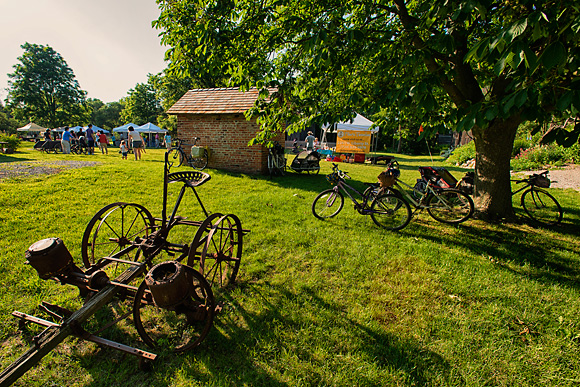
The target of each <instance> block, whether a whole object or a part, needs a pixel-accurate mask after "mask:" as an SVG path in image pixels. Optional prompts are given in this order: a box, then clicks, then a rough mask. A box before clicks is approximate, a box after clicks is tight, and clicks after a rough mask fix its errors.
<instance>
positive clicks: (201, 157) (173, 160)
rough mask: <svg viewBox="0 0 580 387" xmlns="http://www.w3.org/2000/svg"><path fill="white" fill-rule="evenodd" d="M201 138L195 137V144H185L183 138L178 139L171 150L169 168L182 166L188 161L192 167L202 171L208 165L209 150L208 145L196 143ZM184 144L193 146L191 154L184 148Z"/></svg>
mask: <svg viewBox="0 0 580 387" xmlns="http://www.w3.org/2000/svg"><path fill="white" fill-rule="evenodd" d="M199 139H200V138H199V137H194V138H193V144H185V143H184V142H183V140H180V139H176V140H175V146H174V147H172V148H171V149H170V150H169V157H168V163H169V168H171V167H174V166H175V167H180V166H181V165H183V163H187V165H189V166H190V167H192V168H195V169H197V170H200V171H201V170H203V169H204V168H205V167H207V163H208V161H209V152H208V150H207V148H206V147H202V146H197V145H196V143H197V140H199ZM183 146H191V151H190V152H189V154H187V152H186V151H185V150H184V149H183Z"/></svg>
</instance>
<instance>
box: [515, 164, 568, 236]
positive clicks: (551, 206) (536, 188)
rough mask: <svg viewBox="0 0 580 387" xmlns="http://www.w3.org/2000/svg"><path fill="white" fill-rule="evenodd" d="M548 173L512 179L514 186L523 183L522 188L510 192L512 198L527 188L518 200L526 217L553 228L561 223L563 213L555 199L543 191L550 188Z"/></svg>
mask: <svg viewBox="0 0 580 387" xmlns="http://www.w3.org/2000/svg"><path fill="white" fill-rule="evenodd" d="M548 173H549V172H548V171H544V172H542V173H536V174H533V175H531V176H530V177H528V178H525V179H512V181H513V182H515V183H516V184H521V183H525V186H524V187H522V188H520V189H518V190H516V191H515V192H512V196H513V195H515V194H517V193H519V192H521V191H524V190H525V189H526V188H527V190H526V191H524V193H523V194H522V197H521V200H520V205H521V206H522V207H523V209H524V212H525V213H526V215H528V216H529V217H530V219H532V220H533V221H534V222H536V223H538V224H540V225H544V226H555V225H557V224H559V223H560V222H561V221H562V217H563V215H564V212H563V211H562V207H561V206H560V203H558V201H557V200H556V198H554V197H553V196H552V195H550V194H549V193H548V192H547V191H546V190H545V189H543V188H549V187H550V179H549V178H548Z"/></svg>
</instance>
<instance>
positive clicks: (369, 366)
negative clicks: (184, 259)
mask: <svg viewBox="0 0 580 387" xmlns="http://www.w3.org/2000/svg"><path fill="white" fill-rule="evenodd" d="M265 286H267V289H261V288H260V286H259V285H251V284H242V288H243V289H242V292H243V293H244V294H246V295H248V294H251V296H252V297H254V298H258V299H259V300H260V302H261V307H260V309H259V311H257V312H256V311H250V310H248V309H246V308H245V306H244V304H243V303H242V302H239V301H238V300H237V299H235V298H232V299H229V300H228V302H227V303H228V304H229V305H230V308H231V310H232V312H231V313H226V314H225V315H224V316H219V317H218V319H217V322H216V325H217V328H218V330H219V333H215V332H214V334H213V335H210V336H211V337H210V338H209V342H208V344H207V345H208V347H209V348H211V351H214V352H217V353H219V354H223V355H224V356H219V358H217V359H216V358H214V359H213V361H211V362H209V363H208V364H207V365H206V366H207V367H208V369H209V371H210V373H211V374H213V375H218V374H219V373H223V372H227V370H232V372H233V373H234V374H236V382H235V383H233V384H232V385H242V384H245V385H272V386H278V385H293V384H294V383H295V382H296V381H298V380H299V381H301V382H302V383H303V384H304V385H334V384H336V379H335V378H336V377H339V378H341V379H340V380H341V382H340V383H339V384H341V385H354V384H357V385H369V386H372V385H385V384H389V383H383V382H382V379H381V381H378V380H377V378H379V379H380V378H382V377H384V376H385V374H386V375H387V376H389V377H391V378H392V379H393V380H396V381H398V382H403V381H404V382H406V383H407V384H409V385H430V384H454V385H464V384H465V382H464V381H463V379H462V378H461V376H460V375H459V372H458V371H457V370H454V369H453V367H452V366H451V365H450V364H449V362H448V361H446V360H445V359H444V358H442V357H441V356H440V355H438V354H436V353H434V352H432V351H430V350H427V349H425V348H424V347H422V346H421V345H419V344H418V343H416V342H413V341H409V340H402V339H400V338H398V337H396V336H394V335H392V334H389V333H386V332H384V331H383V330H382V329H381V328H380V327H376V325H374V324H370V325H369V326H364V325H362V324H361V323H360V322H358V321H356V320H354V319H353V318H350V317H349V316H348V313H347V311H346V310H345V307H344V306H341V305H338V304H333V303H331V302H329V301H327V300H324V299H322V298H321V297H320V296H319V295H318V294H317V292H316V291H315V290H313V289H310V288H308V287H303V288H301V289H299V290H294V291H290V290H289V289H288V288H286V287H283V286H271V285H265ZM266 293H268V294H274V295H275V297H271V296H268V294H266ZM282 311H284V312H282ZM371 326H374V327H371ZM248 350H249V351H250V352H252V354H251V355H250V354H249V353H248ZM353 354H356V356H355V357H354V359H353V358H351V356H353ZM363 359H364V360H363ZM257 361H259V363H257ZM338 368H340V369H341V372H343V374H340V375H335V374H334V372H333V369H338ZM377 369H378V374H373V372H375V373H376V372H377V371H376V370H377ZM361 370H367V371H368V370H373V371H372V372H369V373H368V374H367V372H365V371H361ZM337 372H338V371H337ZM272 375H280V376H278V377H276V378H272ZM373 375H374V377H373ZM223 377H226V376H225V375H224V376H223ZM348 377H351V378H353V379H352V380H348ZM343 378H344V379H343ZM220 379H221V378H220ZM282 380H284V381H282ZM442 382H449V383H442ZM391 384H397V382H394V383H391Z"/></svg>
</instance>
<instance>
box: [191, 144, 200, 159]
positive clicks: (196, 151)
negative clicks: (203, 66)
mask: <svg viewBox="0 0 580 387" xmlns="http://www.w3.org/2000/svg"><path fill="white" fill-rule="evenodd" d="M201 156H203V147H201V146H192V147H191V157H201Z"/></svg>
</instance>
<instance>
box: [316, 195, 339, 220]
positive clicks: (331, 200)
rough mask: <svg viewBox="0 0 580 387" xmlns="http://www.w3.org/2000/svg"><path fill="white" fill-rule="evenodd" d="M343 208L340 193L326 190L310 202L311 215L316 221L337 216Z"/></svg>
mask: <svg viewBox="0 0 580 387" xmlns="http://www.w3.org/2000/svg"><path fill="white" fill-rule="evenodd" d="M343 206H344V196H343V195H342V193H340V191H335V190H333V189H327V190H326V191H323V192H321V193H319V194H318V196H317V197H316V198H315V199H314V202H312V213H313V214H314V216H316V217H317V218H318V219H326V218H332V217H333V216H336V215H338V213H339V212H340V210H342V207H343Z"/></svg>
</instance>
